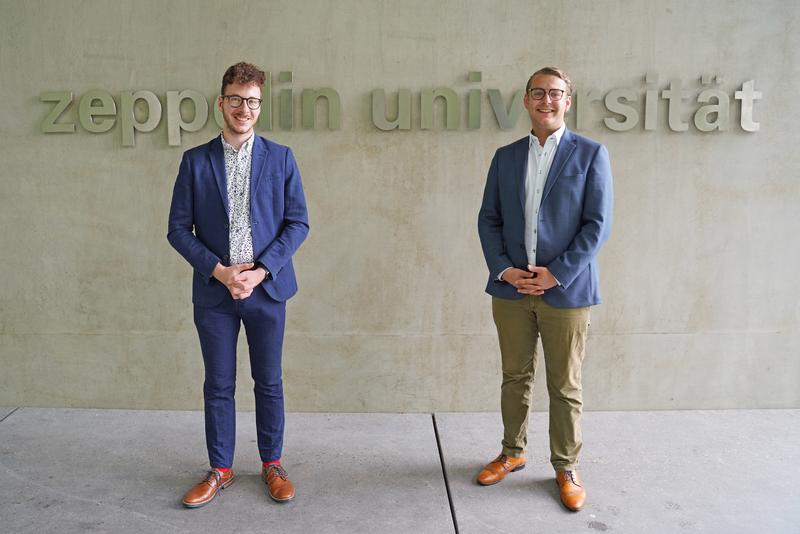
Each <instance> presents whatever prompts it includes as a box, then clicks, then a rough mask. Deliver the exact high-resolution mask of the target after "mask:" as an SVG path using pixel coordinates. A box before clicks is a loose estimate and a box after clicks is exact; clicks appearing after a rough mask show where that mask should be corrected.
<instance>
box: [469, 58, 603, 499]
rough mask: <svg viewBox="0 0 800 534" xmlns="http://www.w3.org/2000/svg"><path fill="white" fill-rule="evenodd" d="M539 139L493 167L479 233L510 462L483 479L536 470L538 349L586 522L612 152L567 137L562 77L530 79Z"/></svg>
mask: <svg viewBox="0 0 800 534" xmlns="http://www.w3.org/2000/svg"><path fill="white" fill-rule="evenodd" d="M524 105H525V109H526V110H527V112H528V115H529V117H530V120H531V131H530V134H528V135H527V136H525V137H524V138H522V139H520V140H518V141H516V142H514V143H512V144H510V145H507V146H504V147H502V148H500V149H498V150H497V152H496V153H495V155H494V159H492V163H491V166H490V167H489V173H488V177H487V179H486V188H485V190H484V195H483V203H482V205H481V209H480V213H479V215H478V233H479V235H480V240H481V246H482V248H483V254H484V258H485V259H486V264H487V266H488V267H489V281H488V283H487V286H486V292H487V293H489V294H490V295H491V296H492V315H493V317H494V322H495V325H496V327H497V334H498V338H499V341H500V353H501V359H502V364H501V367H502V371H503V382H502V386H501V395H500V398H501V400H500V408H501V412H502V417H503V428H504V433H503V440H502V451H501V452H500V454H499V456H497V458H495V459H494V460H492V461H491V462H489V463H488V464H487V465H486V466H485V467H484V468H483V469H482V470H481V471H480V473H479V474H478V476H477V482H478V483H479V484H481V485H484V486H489V485H493V484H496V483H498V482H500V481H501V480H503V478H505V476H506V475H508V474H509V473H511V472H514V471H518V470H520V469H522V468H524V467H525V452H526V446H527V438H528V412H529V410H530V404H531V388H532V385H533V379H534V374H535V371H536V351H537V343H538V340H539V339H540V338H541V341H542V348H543V352H544V363H545V375H546V379H547V392H548V394H549V397H550V409H549V417H550V463H551V464H552V466H553V469H554V470H555V479H556V482H557V484H558V487H559V493H560V498H561V502H562V503H563V504H564V506H565V507H566V508H568V509H569V510H572V511H577V510H580V509H581V508H582V507H583V505H584V502H585V500H586V490H585V489H584V485H583V483H582V482H581V480H580V478H579V477H578V470H577V468H578V454H579V453H580V450H581V445H582V438H581V428H580V417H581V412H582V407H583V401H582V397H581V366H582V364H583V358H584V350H585V346H586V337H587V332H588V327H589V309H590V306H593V305H595V304H599V303H600V291H599V277H598V270H597V262H596V257H597V253H598V252H599V250H600V247H601V245H602V244H603V243H604V242H605V240H606V239H607V238H608V234H609V231H610V228H611V209H612V178H611V167H610V164H609V158H608V151H607V150H606V148H605V147H604V146H603V145H601V144H600V143H597V142H596V141H593V140H591V139H588V138H586V137H583V136H580V135H577V134H575V133H573V132H571V131H570V130H569V129H567V128H566V125H565V123H564V114H565V113H566V112H567V111H568V110H569V108H570V106H571V105H572V82H571V80H570V78H569V76H568V75H567V74H566V72H564V71H563V70H562V69H560V68H556V67H545V68H542V69H539V70H537V71H536V72H534V73H533V75H532V76H531V77H530V78H529V79H528V83H527V86H526V88H525V98H524Z"/></svg>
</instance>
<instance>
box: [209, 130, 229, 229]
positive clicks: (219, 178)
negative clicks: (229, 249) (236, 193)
mask: <svg viewBox="0 0 800 534" xmlns="http://www.w3.org/2000/svg"><path fill="white" fill-rule="evenodd" d="M209 144H210V146H211V148H210V150H209V154H208V156H209V158H210V159H211V168H212V169H213V170H214V179H215V180H216V182H217V187H218V188H219V195H220V196H221V197H222V204H223V205H224V206H225V213H226V214H227V215H228V217H230V213H231V211H230V208H229V207H228V182H227V180H226V177H225V155H224V154H223V152H222V141H221V140H220V138H219V137H215V138H214V139H212V140H211V143H209Z"/></svg>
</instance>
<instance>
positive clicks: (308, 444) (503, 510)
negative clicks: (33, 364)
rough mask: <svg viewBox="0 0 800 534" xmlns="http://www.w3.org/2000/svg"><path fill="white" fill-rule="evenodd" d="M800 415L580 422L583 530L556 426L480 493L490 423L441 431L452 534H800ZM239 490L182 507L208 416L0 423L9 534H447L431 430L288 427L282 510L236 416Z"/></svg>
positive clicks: (300, 417) (339, 424)
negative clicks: (518, 467)
mask: <svg viewBox="0 0 800 534" xmlns="http://www.w3.org/2000/svg"><path fill="white" fill-rule="evenodd" d="M798 418H800V411H798V410H760V411H691V412H646V413H645V412H593V413H587V414H586V416H585V418H584V437H585V446H584V451H583V455H582V464H581V473H582V475H583V478H584V483H585V484H586V486H587V488H588V495H589V496H588V500H587V504H586V507H585V509H584V510H583V511H582V512H580V513H577V514H575V513H570V512H567V511H566V510H564V509H563V508H562V507H561V505H560V504H559V502H558V497H557V492H556V488H555V483H554V481H553V478H552V471H551V469H550V467H549V464H548V453H547V440H546V426H547V423H546V420H545V417H544V415H543V414H533V416H532V421H531V428H530V441H529V444H530V452H529V455H528V465H527V467H526V468H525V469H524V470H522V471H520V472H517V473H513V474H512V475H510V476H509V477H508V478H507V479H506V480H504V481H503V482H502V483H500V484H498V485H496V486H492V487H480V486H477V485H476V484H475V482H474V477H475V475H476V473H477V472H478V470H479V469H480V467H481V466H482V465H483V463H484V462H486V461H488V460H489V459H490V458H491V457H492V456H493V455H494V454H496V453H497V451H498V448H499V437H500V430H501V425H500V417H499V415H498V414H452V413H446V414H436V422H437V427H438V430H439V436H440V441H441V445H442V451H443V455H444V463H445V467H446V470H447V479H448V482H449V486H450V491H451V495H452V502H453V506H454V509H455V512H456V513H455V515H456V521H457V523H458V532H461V533H464V534H469V533H473V532H477V533H485V532H506V533H522V532H548V533H551V532H552V533H555V534H558V533H569V534H572V533H575V532H606V531H607V532H618V533H623V534H639V533H641V532H644V531H646V532H649V533H652V534H674V533H675V532H687V533H692V532H697V533H702V534H705V533H709V532H725V533H726V534H727V533H730V534H740V533H756V532H769V533H770V534H784V533H786V534H788V533H794V532H797V524H798V522H800V508H798V507H797V506H796V505H795V504H796V503H797V501H798V498H800V490H798V487H797V484H795V483H794V481H795V480H796V479H797V478H798V476H799V475H800V469H798V465H800V451H799V450H798V448H797V445H796V444H797V443H798V442H800V424H798ZM238 423H239V426H238V441H237V443H238V448H237V455H236V462H235V467H236V469H237V471H238V473H239V475H240V478H239V480H238V481H237V482H236V483H235V484H234V485H232V486H231V487H230V488H228V489H227V490H225V491H224V492H223V493H222V494H221V495H219V496H218V497H217V499H215V500H214V501H212V502H211V503H209V504H208V505H206V506H205V507H203V508H199V509H196V510H187V509H184V508H183V507H182V506H181V505H180V502H179V500H180V497H181V495H182V494H183V492H184V491H185V490H186V489H187V488H188V487H189V486H191V485H192V484H193V483H195V482H196V481H197V480H198V479H199V478H200V476H201V475H202V473H203V470H204V469H205V468H206V467H205V466H206V463H205V457H206V454H205V447H204V442H203V431H202V426H203V415H202V413H201V412H168V411H127V410H105V411H100V410H74V409H38V408H21V409H20V410H18V411H16V412H15V413H13V414H12V415H11V416H9V417H8V418H7V419H6V420H4V421H2V422H0V517H2V518H3V520H2V530H3V532H15V533H16V532H19V533H28V532H36V533H49V532H58V533H72V532H86V531H88V530H96V531H100V532H120V533H124V532H136V533H138V532H220V531H226V532H264V531H270V532H273V531H275V532H284V533H287V534H292V533H303V534H306V533H308V532H315V533H316V532H320V533H332V534H333V533H335V534H339V533H342V532H349V533H354V534H355V533H374V532H381V533H383V532H386V533H395V532H396V533H403V534H407V533H410V532H413V533H420V534H444V533H448V532H454V527H453V520H452V515H451V511H450V508H449V506H448V504H449V503H448V496H447V491H446V487H445V482H444V475H443V472H442V465H441V460H440V456H439V454H438V451H437V447H436V437H435V432H434V426H433V421H432V419H431V416H430V415H428V414H416V415H415V414H406V415H402V414H392V415H384V414H292V415H290V416H289V418H288V420H287V433H286V446H285V454H284V462H285V465H286V467H287V469H288V470H289V473H290V474H291V476H292V479H293V480H294V481H295V483H296V484H297V490H298V493H297V497H296V499H295V500H294V501H292V502H291V503H288V504H286V505H279V504H275V503H273V502H272V501H270V500H269V498H268V497H267V495H266V489H265V486H264V484H263V483H262V482H261V481H260V479H259V477H258V460H259V459H258V455H257V452H256V446H255V443H254V434H255V431H254V423H253V417H252V414H251V413H249V412H248V413H240V414H239V420H238Z"/></svg>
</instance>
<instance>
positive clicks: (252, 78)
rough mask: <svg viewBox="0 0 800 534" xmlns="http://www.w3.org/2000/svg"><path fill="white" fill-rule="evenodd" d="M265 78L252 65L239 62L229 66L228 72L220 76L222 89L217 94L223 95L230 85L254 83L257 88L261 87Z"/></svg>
mask: <svg viewBox="0 0 800 534" xmlns="http://www.w3.org/2000/svg"><path fill="white" fill-rule="evenodd" d="M266 78H267V75H266V74H265V73H264V71H263V70H261V69H259V68H258V67H257V66H255V65H253V64H252V63H245V62H244V61H240V62H239V63H237V64H236V65H231V66H230V67H228V70H226V71H225V74H224V75H223V76H222V89H220V93H219V94H221V95H224V94H225V87H226V86H228V85H230V84H232V83H240V84H244V85H247V84H251V83H255V84H258V86H259V87H263V86H264V80H266Z"/></svg>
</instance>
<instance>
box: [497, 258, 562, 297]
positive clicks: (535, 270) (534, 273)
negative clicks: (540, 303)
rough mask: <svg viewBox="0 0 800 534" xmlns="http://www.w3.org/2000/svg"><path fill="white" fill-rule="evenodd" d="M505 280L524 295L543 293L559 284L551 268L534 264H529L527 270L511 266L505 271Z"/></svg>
mask: <svg viewBox="0 0 800 534" xmlns="http://www.w3.org/2000/svg"><path fill="white" fill-rule="evenodd" d="M503 280H505V281H506V282H508V283H509V284H511V285H512V286H514V287H515V288H517V292H518V293H522V294H523V295H543V294H544V292H545V291H547V290H548V289H550V288H551V287H555V286H556V285H558V282H556V278H555V277H554V276H553V273H551V272H550V269H548V268H547V267H536V266H534V265H528V270H527V271H524V270H522V269H517V268H516V267H511V268H510V269H508V270H506V272H504V273H503Z"/></svg>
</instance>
